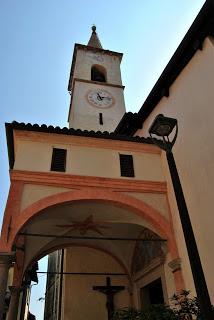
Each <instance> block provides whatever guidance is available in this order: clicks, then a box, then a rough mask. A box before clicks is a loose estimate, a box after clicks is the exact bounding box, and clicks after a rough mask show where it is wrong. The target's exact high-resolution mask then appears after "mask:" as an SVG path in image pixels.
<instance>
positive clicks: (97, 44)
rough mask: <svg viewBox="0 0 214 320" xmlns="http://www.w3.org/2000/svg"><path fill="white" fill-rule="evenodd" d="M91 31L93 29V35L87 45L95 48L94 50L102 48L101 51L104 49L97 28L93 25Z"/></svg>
mask: <svg viewBox="0 0 214 320" xmlns="http://www.w3.org/2000/svg"><path fill="white" fill-rule="evenodd" d="M91 29H92V34H91V37H90V39H89V41H88V44H87V45H88V46H89V47H94V48H100V49H102V48H103V47H102V45H101V42H100V39H99V37H98V35H97V33H96V26H95V25H93V26H92V27H91Z"/></svg>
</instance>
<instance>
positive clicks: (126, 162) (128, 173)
mask: <svg viewBox="0 0 214 320" xmlns="http://www.w3.org/2000/svg"><path fill="white" fill-rule="evenodd" d="M120 172H121V176H122V177H134V164H133V157H132V155H129V154H120Z"/></svg>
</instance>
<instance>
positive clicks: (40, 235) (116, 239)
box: [19, 232, 167, 242]
mask: <svg viewBox="0 0 214 320" xmlns="http://www.w3.org/2000/svg"><path fill="white" fill-rule="evenodd" d="M19 235H22V236H28V237H42V238H59V239H74V240H111V241H145V242H160V241H162V242H166V241H167V240H166V239H161V238H157V239H155V238H154V239H149V238H144V239H141V238H125V237H94V236H92V237H91V236H90V237H89V236H87V237H82V236H68V235H67V236H66V235H56V234H44V233H27V232H20V233H19Z"/></svg>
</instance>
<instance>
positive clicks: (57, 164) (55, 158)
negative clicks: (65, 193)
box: [51, 148, 67, 172]
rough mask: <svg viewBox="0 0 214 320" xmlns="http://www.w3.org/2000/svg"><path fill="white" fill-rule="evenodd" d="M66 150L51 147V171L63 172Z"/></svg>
mask: <svg viewBox="0 0 214 320" xmlns="http://www.w3.org/2000/svg"><path fill="white" fill-rule="evenodd" d="M66 154H67V150H65V149H58V148H53V154H52V161H51V171H60V172H65V167H66Z"/></svg>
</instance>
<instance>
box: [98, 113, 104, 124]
mask: <svg viewBox="0 0 214 320" xmlns="http://www.w3.org/2000/svg"><path fill="white" fill-rule="evenodd" d="M99 121H100V124H101V125H103V114H102V113H99Z"/></svg>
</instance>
